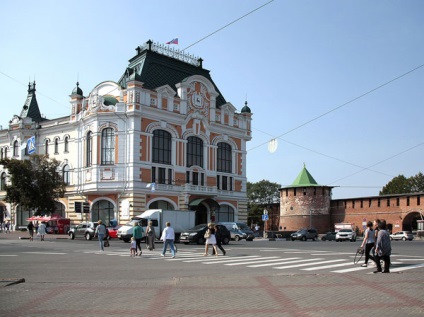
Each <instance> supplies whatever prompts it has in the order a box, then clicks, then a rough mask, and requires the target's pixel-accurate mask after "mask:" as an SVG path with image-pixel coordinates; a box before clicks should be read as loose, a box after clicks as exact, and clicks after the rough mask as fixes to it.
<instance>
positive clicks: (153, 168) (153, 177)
mask: <svg viewBox="0 0 424 317" xmlns="http://www.w3.org/2000/svg"><path fill="white" fill-rule="evenodd" d="M152 183H156V167H154V166H153V167H152Z"/></svg>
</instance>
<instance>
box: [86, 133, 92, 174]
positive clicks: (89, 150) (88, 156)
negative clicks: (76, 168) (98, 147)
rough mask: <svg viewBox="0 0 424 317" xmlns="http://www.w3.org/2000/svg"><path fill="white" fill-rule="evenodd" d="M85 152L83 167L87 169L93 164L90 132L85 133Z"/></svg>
mask: <svg viewBox="0 0 424 317" xmlns="http://www.w3.org/2000/svg"><path fill="white" fill-rule="evenodd" d="M85 152H86V158H85V166H86V167H89V166H91V164H92V163H93V134H92V133H91V131H89V132H88V133H87V141H86V144H85Z"/></svg>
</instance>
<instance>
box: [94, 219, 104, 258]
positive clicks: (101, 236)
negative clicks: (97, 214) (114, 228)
mask: <svg viewBox="0 0 424 317" xmlns="http://www.w3.org/2000/svg"><path fill="white" fill-rule="evenodd" d="M97 223H98V224H99V225H98V226H97V227H96V231H95V235H97V237H98V238H99V244H100V251H104V250H105V248H104V245H103V239H104V238H105V235H106V226H105V225H104V224H103V221H101V220H99V221H98V222H97Z"/></svg>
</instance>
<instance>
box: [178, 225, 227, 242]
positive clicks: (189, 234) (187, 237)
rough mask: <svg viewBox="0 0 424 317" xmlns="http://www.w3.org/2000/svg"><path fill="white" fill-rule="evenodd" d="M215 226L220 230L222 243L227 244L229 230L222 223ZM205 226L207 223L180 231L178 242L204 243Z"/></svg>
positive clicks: (206, 226)
mask: <svg viewBox="0 0 424 317" xmlns="http://www.w3.org/2000/svg"><path fill="white" fill-rule="evenodd" d="M217 226H218V228H219V230H221V233H222V236H223V238H222V243H223V244H228V243H229V242H230V239H231V233H230V231H228V229H227V228H226V227H225V226H223V225H220V224H218V225H217ZM207 228H208V225H207V224H201V225H197V226H195V227H193V228H191V229H189V230H187V231H185V232H182V233H181V236H180V242H182V243H184V244H189V243H197V244H205V242H206V239H205V237H204V235H205V233H206V230H207Z"/></svg>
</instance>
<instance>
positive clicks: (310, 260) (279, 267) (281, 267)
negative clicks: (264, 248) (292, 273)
mask: <svg viewBox="0 0 424 317" xmlns="http://www.w3.org/2000/svg"><path fill="white" fill-rule="evenodd" d="M318 260H324V259H320V258H317V259H307V260H301V261H296V262H297V263H298V262H312V261H318ZM329 262H332V261H328V260H327V261H321V262H314V263H303V264H295V265H286V266H277V267H274V268H273V269H277V270H284V269H290V268H293V267H301V266H308V265H317V264H323V263H329Z"/></svg>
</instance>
